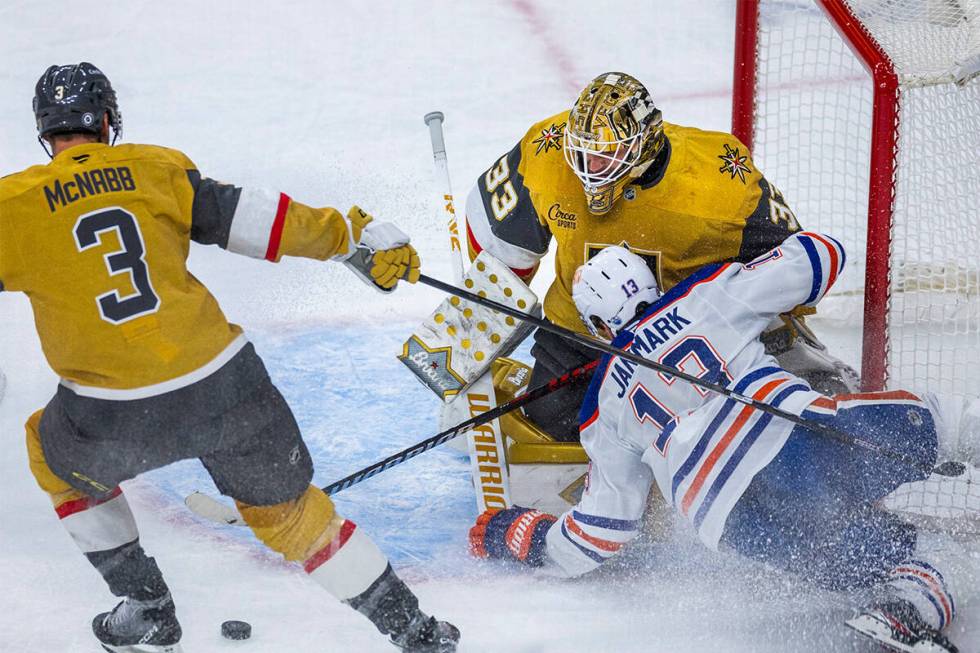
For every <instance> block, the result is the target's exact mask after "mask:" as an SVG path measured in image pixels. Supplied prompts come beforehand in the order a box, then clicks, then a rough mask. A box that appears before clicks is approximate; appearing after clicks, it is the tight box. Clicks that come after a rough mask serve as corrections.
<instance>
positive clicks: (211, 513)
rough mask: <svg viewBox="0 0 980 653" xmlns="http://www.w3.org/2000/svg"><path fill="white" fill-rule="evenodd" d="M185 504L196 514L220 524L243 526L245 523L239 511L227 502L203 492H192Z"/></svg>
mask: <svg viewBox="0 0 980 653" xmlns="http://www.w3.org/2000/svg"><path fill="white" fill-rule="evenodd" d="M184 505H186V506H187V508H188V509H189V510H190V511H191V512H193V513H194V514H196V515H199V516H201V517H204V518H205V519H208V520H210V521H213V522H216V523H218V524H229V525H232V526H243V525H244V524H245V522H244V520H243V519H242V516H241V515H240V514H238V511H237V510H236V509H235V508H234V507H232V506H229V505H228V504H226V503H222V502H220V501H218V500H217V499H215V498H213V497H210V496H208V495H206V494H204V493H203V492H192V493H191V494H189V495H187V498H185V499H184Z"/></svg>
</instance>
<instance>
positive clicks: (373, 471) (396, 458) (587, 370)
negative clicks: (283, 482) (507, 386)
mask: <svg viewBox="0 0 980 653" xmlns="http://www.w3.org/2000/svg"><path fill="white" fill-rule="evenodd" d="M598 364H599V361H592V362H590V363H586V364H585V365H582V366H581V367H576V368H575V369H573V370H569V371H568V372H565V373H564V374H562V375H561V376H559V377H556V378H554V379H551V380H550V381H548V382H547V383H545V384H543V385H540V386H538V387H537V388H534V389H533V390H529V391H527V392H525V393H524V394H522V395H520V396H519V397H514V398H513V399H511V400H510V401H508V402H507V403H506V404H502V405H500V406H497V407H496V408H491V409H490V410H488V411H486V412H483V413H480V414H479V415H476V416H475V417H471V418H470V419H468V420H466V421H465V422H461V423H460V424H457V425H456V426H453V427H452V428H449V429H446V430H445V431H443V432H441V433H437V434H436V435H433V436H432V437H431V438H427V439H425V440H422V441H421V442H419V443H417V444H413V445H412V446H410V447H408V448H407V449H402V450H401V451H399V452H398V453H396V454H392V455H391V456H388V457H387V458H385V459H384V460H379V461H378V462H376V463H374V464H373V465H370V466H368V467H365V468H364V469H362V470H361V471H359V472H354V473H353V474H351V475H350V476H348V477H346V478H342V479H340V480H339V481H336V482H335V483H331V484H330V485H328V486H326V487H324V488H323V491H324V492H326V493H327V494H336V493H337V492H340V491H341V490H346V489H347V488H349V487H350V486H352V485H356V484H357V483H360V482H361V481H363V480H365V479H368V478H371V477H372V476H375V475H377V474H380V473H381V472H383V471H385V470H386V469H390V468H392V467H394V466H395V465H400V464H402V463H403V462H405V461H406V460H409V459H410V458H414V457H415V456H418V455H419V454H421V453H425V452H426V451H428V450H429V449H433V448H435V447H438V446H439V445H440V444H443V443H444V442H448V441H450V440H452V439H453V438H455V437H456V436H458V435H459V434H461V433H466V432H467V431H469V430H470V429H472V428H473V427H474V426H479V425H480V424H486V423H487V422H489V421H492V420H495V419H497V418H498V417H500V416H501V415H504V414H506V413H509V412H511V411H512V410H516V409H518V408H520V407H521V406H524V405H525V404H529V403H531V402H532V401H534V400H536V399H540V398H541V397H543V396H545V395H547V394H551V393H552V392H554V391H555V390H558V389H559V388H563V387H565V386H567V385H571V384H573V383H579V382H582V381H584V380H586V379H588V378H589V377H590V376H591V375H592V372H593V370H595V368H596V366H597V365H598Z"/></svg>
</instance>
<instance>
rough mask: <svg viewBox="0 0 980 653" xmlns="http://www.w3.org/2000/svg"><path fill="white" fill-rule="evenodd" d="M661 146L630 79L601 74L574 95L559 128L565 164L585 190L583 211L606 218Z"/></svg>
mask: <svg viewBox="0 0 980 653" xmlns="http://www.w3.org/2000/svg"><path fill="white" fill-rule="evenodd" d="M663 145H664V124H663V117H662V116H661V114H660V110H659V109H658V108H657V107H655V106H654V104H653V100H652V99H651V98H650V93H649V92H648V91H647V89H646V87H644V86H643V84H641V83H640V82H639V81H638V80H637V79H636V78H635V77H632V76H630V75H627V74H625V73H615V72H612V73H603V74H601V75H599V76H598V77H596V78H595V79H593V80H592V81H591V82H589V84H588V86H586V87H585V89H584V90H583V91H582V92H581V93H580V94H579V96H578V99H577V100H576V101H575V105H574V106H573V107H572V110H571V112H570V113H569V115H568V126H567V127H566V128H565V160H566V161H567V162H568V165H569V166H571V168H572V171H573V172H574V173H575V176H577V177H578V178H579V180H581V182H582V186H583V187H584V188H585V196H586V198H587V199H588V201H589V211H590V212H592V213H593V214H594V215H602V214H604V213H608V212H609V210H610V209H612V206H613V203H614V202H615V201H616V200H617V199H618V198H619V196H620V195H622V193H623V189H624V188H625V187H626V184H628V183H629V182H630V180H631V179H635V178H636V177H639V176H640V175H642V174H643V173H644V172H645V171H646V169H647V168H649V167H650V164H651V163H653V160H654V159H655V158H656V156H657V154H659V153H660V150H661V149H662V148H663Z"/></svg>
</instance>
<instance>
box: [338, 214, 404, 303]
mask: <svg viewBox="0 0 980 653" xmlns="http://www.w3.org/2000/svg"><path fill="white" fill-rule="evenodd" d="M347 217H348V219H349V220H350V223H351V228H352V232H353V233H352V234H351V236H352V239H354V240H355V242H356V243H357V252H355V253H354V255H353V256H351V257H350V258H348V259H347V261H346V264H347V265H348V267H350V268H351V269H352V270H353V271H354V272H355V274H357V276H359V277H360V278H361V279H362V280H363V281H365V282H367V283H371V284H373V285H374V286H376V287H377V288H378V289H379V290H381V291H383V292H391V291H392V290H394V288H395V286H396V285H397V284H398V281H399V280H401V279H404V280H406V281H408V282H409V283H415V282H416V281H418V280H419V267H420V266H421V261H420V259H419V255H418V252H416V251H415V248H414V247H412V245H411V244H410V243H409V238H408V235H407V234H405V232H403V231H402V230H401V229H399V228H398V227H396V226H395V225H393V224H392V223H390V222H381V221H378V220H374V219H373V218H372V217H371V216H370V215H368V214H367V213H365V212H364V211H363V210H362V209H361V208H360V207H357V206H353V207H351V210H350V211H348V213H347Z"/></svg>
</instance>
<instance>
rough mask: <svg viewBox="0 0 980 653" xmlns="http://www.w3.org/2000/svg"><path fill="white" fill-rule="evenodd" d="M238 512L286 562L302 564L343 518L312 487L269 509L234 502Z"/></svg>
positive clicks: (335, 529)
mask: <svg viewBox="0 0 980 653" xmlns="http://www.w3.org/2000/svg"><path fill="white" fill-rule="evenodd" d="M236 504H237V505H238V510H239V512H240V513H241V514H242V517H243V518H244V519H245V523H246V524H248V525H249V527H250V528H251V529H252V532H254V533H255V536H256V537H257V538H259V539H260V540H261V541H262V542H263V543H264V544H265V545H266V546H268V547H269V548H270V549H272V550H274V551H277V552H279V553H281V554H282V555H283V556H284V557H285V558H286V560H291V561H305V560H306V559H307V558H309V557H310V555H312V553H313V552H315V551H317V550H319V549H320V548H322V547H323V546H324V545H325V544H326V543H328V542H330V541H331V540H332V539H333V538H334V537H335V536H336V535H337V533H338V532H339V531H340V527H341V525H342V524H343V521H344V520H343V518H342V517H340V516H338V515H337V514H336V511H335V510H334V505H333V501H331V500H330V497H328V496H327V495H326V494H324V492H323V491H322V490H320V489H319V488H316V487H313V486H312V485H311V486H309V487H307V488H306V491H305V492H303V493H302V494H301V495H300V496H298V497H297V498H295V499H293V500H291V501H286V502H284V503H277V504H275V505H271V506H252V505H248V504H245V503H242V502H240V501H236Z"/></svg>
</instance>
